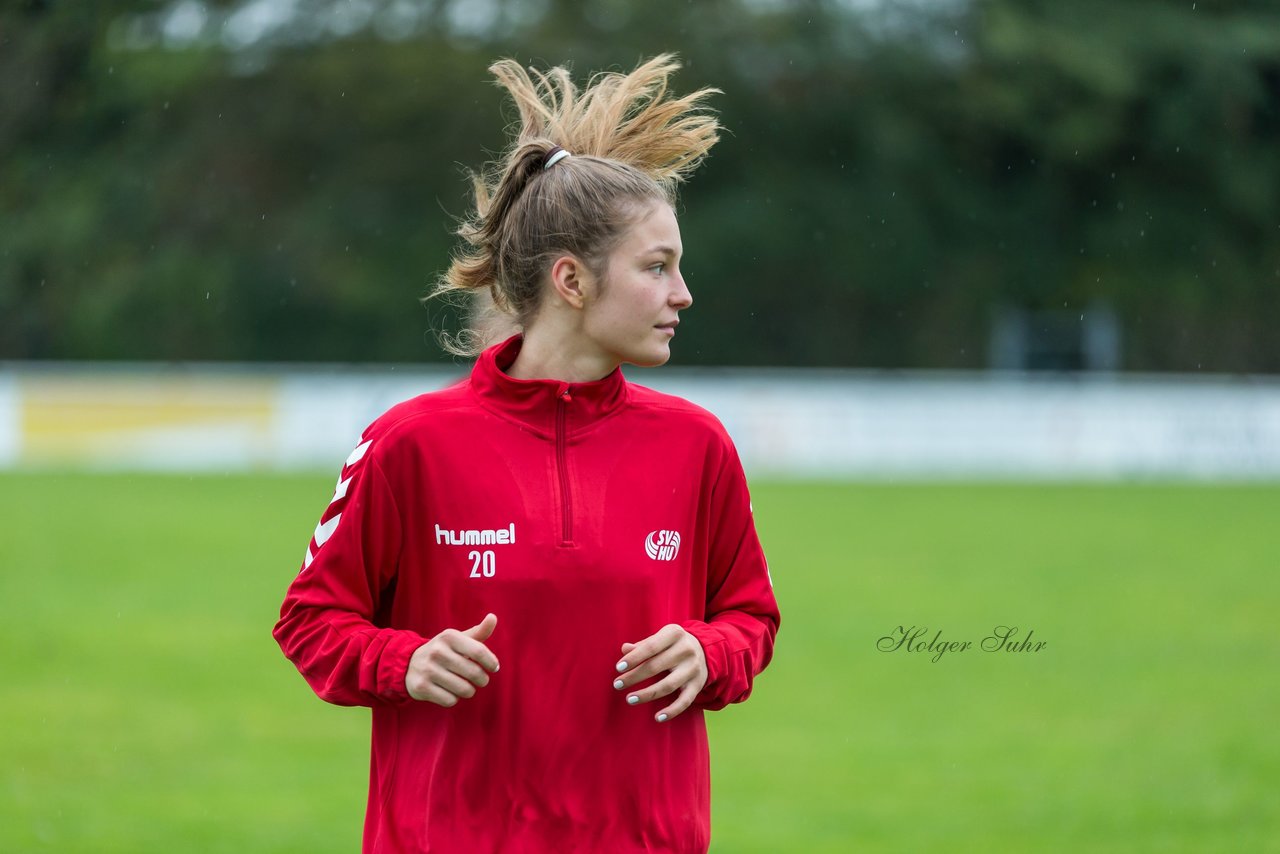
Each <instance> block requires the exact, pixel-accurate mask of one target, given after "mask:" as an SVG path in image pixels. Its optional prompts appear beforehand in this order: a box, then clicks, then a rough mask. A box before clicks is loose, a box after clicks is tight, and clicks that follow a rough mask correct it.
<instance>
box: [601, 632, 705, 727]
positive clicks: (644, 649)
mask: <svg viewBox="0 0 1280 854" xmlns="http://www.w3.org/2000/svg"><path fill="white" fill-rule="evenodd" d="M618 671H619V672H620V673H621V674H622V675H621V676H619V677H618V678H617V680H616V681H615V682H614V683H613V687H614V688H615V689H616V690H618V691H625V690H626V689H627V688H630V687H631V686H632V685H636V684H639V683H641V682H643V681H645V680H646V679H649V678H650V677H652V676H657V675H658V674H659V673H666V674H667V675H666V676H665V677H663V678H662V679H660V680H658V681H657V682H655V683H653V684H652V685H650V686H649V687H647V688H642V689H640V690H639V691H633V692H631V693H630V694H628V695H627V702H628V703H630V704H631V705H633V706H637V705H639V704H641V703H648V702H650V701H652V700H657V699H659V698H661V697H666V696H668V695H669V694H673V693H675V692H677V691H679V692H680V693H679V695H678V696H677V697H676V700H675V702H674V703H672V704H671V705H669V706H667V707H666V708H665V709H662V710H660V711H659V712H658V713H657V714H656V715H654V718H655V719H656V720H657V721H658V723H662V722H663V721H667V720H670V719H671V718H674V717H675V716H676V715H678V714H680V713H681V712H683V711H684V710H685V709H687V708H689V706H690V705H692V703H693V698H694V697H697V696H698V692H699V691H701V690H702V686H703V685H705V684H707V656H706V654H705V653H704V652H703V651H702V644H700V643H698V639H697V638H695V637H694V636H693V635H691V634H689V632H687V631H685V629H684V628H683V627H681V626H678V625H676V624H675V623H670V624H668V625H665V626H663V627H662V628H660V629H658V631H657V632H655V633H654V634H651V635H649V637H647V638H645V639H644V640H642V641H640V642H639V643H624V644H623V645H622V660H621V661H619V662H618Z"/></svg>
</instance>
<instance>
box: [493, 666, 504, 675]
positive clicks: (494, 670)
mask: <svg viewBox="0 0 1280 854" xmlns="http://www.w3.org/2000/svg"><path fill="white" fill-rule="evenodd" d="M501 669H502V665H501V664H495V665H493V672H494V673H497V672H498V671H499V670H501Z"/></svg>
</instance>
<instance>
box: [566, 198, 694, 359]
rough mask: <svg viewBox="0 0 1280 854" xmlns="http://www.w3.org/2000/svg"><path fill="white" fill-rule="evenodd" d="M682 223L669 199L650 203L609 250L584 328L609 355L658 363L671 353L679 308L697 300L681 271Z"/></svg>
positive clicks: (586, 310)
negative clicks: (679, 223) (601, 280)
mask: <svg viewBox="0 0 1280 854" xmlns="http://www.w3.org/2000/svg"><path fill="white" fill-rule="evenodd" d="M682 252H683V247H682V246H681V244H680V227H679V225H677V224H676V215H675V212H674V211H672V210H671V206H670V205H668V204H667V203H666V202H661V201H654V202H650V203H648V205H647V208H646V209H645V210H644V211H643V212H642V213H641V215H640V219H639V220H638V221H637V222H636V223H635V224H634V225H633V226H632V227H631V228H630V230H629V231H628V232H627V233H626V235H625V236H624V237H623V238H622V241H621V242H620V243H619V244H618V246H617V248H615V249H614V251H613V254H611V255H610V256H609V260H608V264H607V265H606V267H605V274H604V281H603V282H601V283H599V286H598V287H597V288H596V289H595V291H594V297H593V298H592V299H591V300H589V301H588V302H587V303H586V305H585V311H584V313H583V319H582V328H583V332H584V333H585V334H586V336H587V338H588V339H589V340H590V341H591V343H592V344H593V345H594V346H595V347H596V348H599V350H600V351H601V352H602V354H603V355H605V356H606V357H608V358H609V359H610V361H613V362H616V363H618V364H622V363H624V362H626V363H629V364H632V365H639V366H640V367H653V366H656V365H661V364H664V363H665V362H666V361H667V360H668V359H670V358H671V339H672V338H674V337H675V334H676V324H677V323H678V322H679V321H678V317H679V314H680V310H681V309H684V308H688V307H689V306H690V305H692V304H693V297H692V295H690V293H689V288H688V287H686V286H685V282H684V277H683V276H682V275H681V274H680V256H681V254H682Z"/></svg>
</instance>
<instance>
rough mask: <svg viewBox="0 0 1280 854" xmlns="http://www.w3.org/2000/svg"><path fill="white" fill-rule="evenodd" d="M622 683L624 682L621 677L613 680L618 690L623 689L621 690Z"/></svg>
mask: <svg viewBox="0 0 1280 854" xmlns="http://www.w3.org/2000/svg"><path fill="white" fill-rule="evenodd" d="M622 685H623V682H622V680H621V679H615V680H613V687H614V688H616V689H617V690H619V691H621V690H622Z"/></svg>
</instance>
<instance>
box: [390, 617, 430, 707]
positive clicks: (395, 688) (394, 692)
mask: <svg viewBox="0 0 1280 854" xmlns="http://www.w3.org/2000/svg"><path fill="white" fill-rule="evenodd" d="M426 642H427V641H426V639H425V638H423V637H422V636H421V635H419V634H418V633H417V632H410V631H397V632H395V633H394V634H393V635H392V637H391V638H390V639H389V640H388V641H387V645H386V646H385V647H384V648H383V650H382V655H381V656H379V658H378V696H379V697H380V698H381V699H382V700H383V701H384V702H387V703H405V702H408V701H410V700H412V699H413V698H412V697H410V696H409V691H408V689H407V688H405V684H404V677H405V674H407V673H408V672H409V659H411V658H413V654H414V652H415V651H417V649H418V647H420V646H422V645H423V644H424V643H426Z"/></svg>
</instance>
